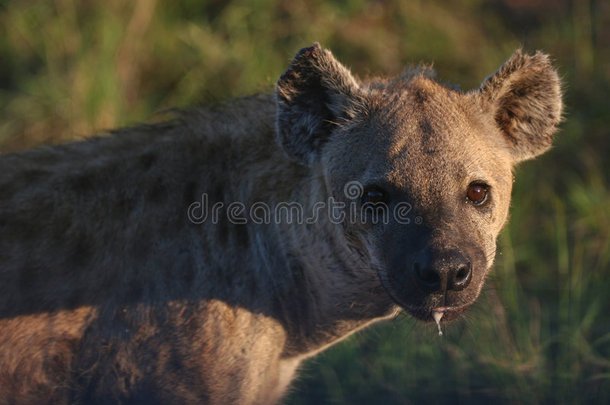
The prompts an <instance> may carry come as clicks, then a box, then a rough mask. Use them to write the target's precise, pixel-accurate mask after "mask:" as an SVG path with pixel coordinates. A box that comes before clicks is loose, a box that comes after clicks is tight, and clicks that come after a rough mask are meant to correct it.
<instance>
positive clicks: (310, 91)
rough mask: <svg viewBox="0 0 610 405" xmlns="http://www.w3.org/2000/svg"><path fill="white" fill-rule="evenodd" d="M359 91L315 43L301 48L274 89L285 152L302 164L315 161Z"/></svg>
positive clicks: (351, 79)
mask: <svg viewBox="0 0 610 405" xmlns="http://www.w3.org/2000/svg"><path fill="white" fill-rule="evenodd" d="M358 89H359V85H358V83H357V82H356V80H355V79H354V77H353V76H352V75H351V73H350V72H349V70H348V69H347V68H345V67H344V66H343V65H341V64H340V63H339V62H338V61H337V60H336V59H335V58H334V57H333V55H332V54H331V53H330V51H328V50H326V49H322V48H321V47H320V45H319V44H318V43H315V44H314V45H313V46H312V47H310V48H304V49H301V50H300V51H299V52H298V53H297V55H296V56H295V58H294V60H293V61H292V63H291V64H290V67H289V68H288V70H287V71H286V72H285V73H284V74H283V75H282V76H281V77H280V79H279V81H278V83H277V88H276V104H277V134H278V137H279V141H280V143H281V144H282V146H283V148H284V150H285V151H286V153H288V155H289V156H291V157H292V158H293V159H295V160H296V161H298V162H300V163H302V164H305V165H308V164H311V163H312V162H314V161H316V160H317V159H318V157H319V152H320V149H321V147H322V146H323V144H324V143H325V142H326V140H327V139H328V137H329V136H330V134H331V132H332V129H333V126H334V125H336V123H337V122H338V121H340V120H342V119H344V118H346V117H347V116H348V115H349V113H348V110H349V108H350V107H349V104H350V100H352V99H353V97H354V96H355V94H356V92H357V91H358Z"/></svg>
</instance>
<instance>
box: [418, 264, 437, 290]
mask: <svg viewBox="0 0 610 405" xmlns="http://www.w3.org/2000/svg"><path fill="white" fill-rule="evenodd" d="M413 270H414V272H415V279H416V280H417V282H418V283H419V285H420V286H422V287H424V288H425V289H426V290H438V289H439V287H440V285H441V277H440V275H439V274H438V272H436V271H435V270H434V269H433V268H431V267H422V266H421V265H420V264H419V263H415V264H414V265H413Z"/></svg>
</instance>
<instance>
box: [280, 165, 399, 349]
mask: <svg viewBox="0 0 610 405" xmlns="http://www.w3.org/2000/svg"><path fill="white" fill-rule="evenodd" d="M312 174H313V175H312V176H311V178H310V179H307V180H306V181H304V182H303V184H301V185H299V186H298V187H295V189H294V194H293V196H292V199H293V201H300V202H302V204H303V207H304V209H305V216H304V220H305V221H304V222H309V223H303V224H298V223H291V224H281V226H280V227H279V228H278V230H279V233H280V237H281V238H282V239H283V240H284V241H286V242H288V243H287V244H286V245H287V246H288V248H287V250H286V253H285V257H288V258H289V259H288V260H287V262H286V266H287V267H288V269H281V270H280V271H282V272H285V271H288V272H289V274H290V275H291V281H292V283H291V284H290V286H289V288H287V289H286V290H285V291H284V292H283V293H280V295H282V297H281V299H280V300H278V301H277V302H278V305H277V306H276V309H277V311H278V314H279V316H280V318H281V319H282V320H283V323H284V324H285V327H286V329H287V332H288V340H287V344H286V349H285V353H284V355H285V356H287V357H292V356H308V355H313V354H315V353H317V352H319V351H320V350H323V349H324V348H326V347H328V346H329V345H332V344H334V343H336V342H338V341H340V340H341V339H343V338H345V337H347V336H349V335H350V334H351V333H353V332H355V331H357V330H359V329H361V328H363V327H365V326H366V325H368V324H370V323H371V322H373V321H376V320H379V319H383V318H387V317H389V316H393V315H394V314H395V313H396V312H397V307H396V306H395V305H394V303H393V302H392V301H391V299H390V298H389V296H388V295H387V293H386V292H385V290H384V289H383V287H382V285H381V283H380V281H379V278H378V276H377V273H376V271H375V270H374V269H372V268H371V266H370V261H369V260H367V258H366V255H365V254H364V253H363V252H362V251H360V250H359V249H356V248H355V247H354V246H353V245H352V244H350V243H349V242H348V240H347V239H346V236H345V233H344V229H343V225H342V224H341V223H337V222H336V221H332V220H331V219H330V218H329V216H328V210H320V212H318V215H312V214H311V212H312V211H311V210H312V209H313V207H314V205H315V204H316V203H319V204H321V203H322V202H324V203H327V199H328V194H327V192H326V190H325V187H324V185H323V182H322V180H321V179H322V176H320V175H318V174H317V173H315V171H314V173H312ZM308 215H309V219H312V220H311V221H307V219H308Z"/></svg>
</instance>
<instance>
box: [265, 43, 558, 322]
mask: <svg viewBox="0 0 610 405" xmlns="http://www.w3.org/2000/svg"><path fill="white" fill-rule="evenodd" d="M431 76H432V74H431V71H429V70H428V69H426V68H420V69H419V70H416V71H411V72H407V73H405V74H403V75H402V76H400V77H397V78H395V79H392V80H371V81H367V82H360V81H358V80H357V79H356V78H354V77H353V76H352V75H351V74H350V72H349V71H348V70H347V69H346V68H345V67H343V66H342V65H341V64H340V63H339V62H337V61H336V60H335V59H334V58H333V56H332V54H331V53H330V52H329V51H327V50H324V49H321V48H320V46H319V45H318V44H315V45H314V46H313V47H311V48H307V49H303V50H301V51H300V52H299V53H298V54H297V56H296V57H295V59H294V61H293V62H292V64H291V66H290V67H289V69H288V70H287V71H286V72H285V73H284V74H283V75H282V77H281V78H280V80H279V82H278V86H277V104H278V117H277V130H278V137H279V140H280V143H281V144H282V145H283V148H284V149H285V151H286V153H288V154H289V155H290V156H291V157H292V158H293V159H295V160H297V161H299V162H300V163H302V164H305V165H309V166H312V167H313V166H316V165H318V167H322V170H323V172H324V176H325V179H324V180H325V182H326V184H327V187H328V190H329V193H330V194H331V196H332V197H333V198H335V199H336V200H338V201H339V202H343V203H345V204H347V206H350V207H351V206H353V205H354V204H355V205H357V207H358V209H357V215H356V216H355V217H352V218H350V217H349V216H348V217H347V218H346V219H345V221H344V231H345V233H346V235H348V236H350V237H349V238H346V239H349V240H352V241H353V240H359V241H360V242H354V243H360V244H361V246H360V249H361V250H362V251H364V252H366V254H365V256H366V257H367V258H368V259H367V260H368V261H369V263H368V264H369V265H370V267H371V268H373V269H375V270H376V272H377V275H378V277H379V279H380V281H381V284H382V285H383V287H384V288H385V290H386V292H387V293H388V294H389V295H390V296H391V298H392V299H393V300H394V301H395V302H396V303H397V304H398V305H400V306H401V307H403V308H404V309H405V310H407V311H408V312H409V313H411V314H412V315H414V316H415V317H417V318H419V319H422V320H431V319H432V317H433V315H434V313H435V312H440V313H443V315H444V319H448V320H450V319H455V318H457V317H459V316H460V315H461V313H462V312H463V311H464V310H465V309H466V308H467V307H468V306H470V305H471V304H472V303H473V302H474V301H475V300H476V298H477V297H478V295H479V293H480V291H481V287H482V286H483V283H484V280H485V277H486V275H487V273H488V271H489V269H490V267H491V265H492V262H493V258H494V255H495V246H496V238H497V235H498V233H499V231H500V229H501V228H502V226H503V225H504V223H505V222H506V219H507V216H508V208H509V204H510V197H511V186H512V181H513V176H512V168H513V166H514V165H515V164H516V163H518V162H520V161H522V160H525V159H530V158H532V157H534V156H536V155H538V154H540V153H542V152H544V151H545V150H546V149H548V148H549V146H550V144H551V135H552V134H553V133H554V131H555V127H556V125H557V124H558V122H559V121H560V117H561V91H560V83H559V79H558V76H557V73H556V72H555V70H554V69H553V67H552V66H551V64H550V62H549V59H548V57H547V56H546V55H544V54H541V53H536V54H534V55H533V56H530V55H524V54H522V53H521V52H520V51H517V52H516V53H515V54H514V55H513V56H512V57H511V58H510V59H509V60H508V61H507V62H506V63H505V64H504V65H503V66H502V67H500V69H499V70H498V71H497V72H496V73H495V74H493V75H492V76H490V77H489V78H487V79H486V80H485V81H484V82H483V84H482V85H481V87H480V88H479V89H478V90H476V91H472V92H468V93H463V92H459V91H456V90H453V89H451V88H448V87H445V86H443V85H441V84H439V83H437V82H435V81H434V80H433V79H432V77H431ZM356 195H357V197H358V198H354V197H355V196H356ZM405 214H408V215H405ZM354 219H355V220H354ZM354 236H356V237H354Z"/></svg>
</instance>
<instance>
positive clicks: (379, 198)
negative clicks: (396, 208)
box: [362, 187, 388, 204]
mask: <svg viewBox="0 0 610 405" xmlns="http://www.w3.org/2000/svg"><path fill="white" fill-rule="evenodd" d="M387 202H388V196H387V193H386V192H385V191H383V190H382V189H380V188H378V187H370V188H366V189H365V190H364V192H363V193H362V203H363V204H365V203H369V204H382V203H387Z"/></svg>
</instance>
